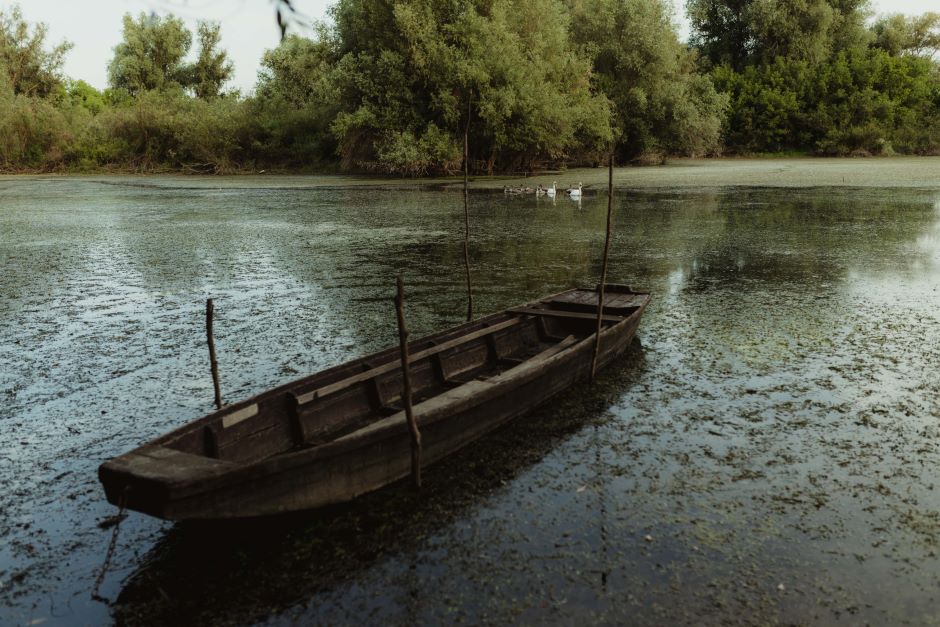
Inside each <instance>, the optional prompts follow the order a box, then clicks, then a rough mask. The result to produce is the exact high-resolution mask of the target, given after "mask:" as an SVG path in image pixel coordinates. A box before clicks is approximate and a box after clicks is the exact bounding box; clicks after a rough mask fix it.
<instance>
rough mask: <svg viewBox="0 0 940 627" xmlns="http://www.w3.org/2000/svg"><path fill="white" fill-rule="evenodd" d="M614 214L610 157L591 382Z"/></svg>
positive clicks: (599, 335) (594, 369)
mask: <svg viewBox="0 0 940 627" xmlns="http://www.w3.org/2000/svg"><path fill="white" fill-rule="evenodd" d="M613 213H614V155H613V154H611V155H610V165H609V167H608V173H607V237H606V239H605V240H604V263H603V265H602V266H601V284H600V285H598V286H597V333H596V334H595V335H594V354H593V355H592V356H591V381H592V382H593V381H594V375H595V374H597V354H598V353H599V352H600V350H601V322H602V321H603V319H604V286H605V284H606V283H607V256H608V255H609V254H610V233H611V222H612V220H613Z"/></svg>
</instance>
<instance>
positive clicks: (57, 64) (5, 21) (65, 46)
mask: <svg viewBox="0 0 940 627" xmlns="http://www.w3.org/2000/svg"><path fill="white" fill-rule="evenodd" d="M47 34H48V26H47V25H46V24H42V23H40V24H35V25H33V26H32V28H30V25H29V23H28V22H26V20H24V19H23V12H22V11H21V10H20V7H19V6H17V5H14V6H13V7H12V8H10V9H0V68H2V69H4V70H6V75H7V78H8V80H9V86H10V89H12V90H13V93H15V94H22V95H24V96H39V97H46V96H49V95H50V94H52V93H53V92H54V91H55V90H56V89H58V88H60V87H62V84H63V78H62V63H63V62H64V60H65V55H66V53H67V52H68V51H69V50H70V49H71V48H72V44H71V43H68V42H61V43H58V44H55V45H53V46H52V47H48V46H47V42H46V35H47Z"/></svg>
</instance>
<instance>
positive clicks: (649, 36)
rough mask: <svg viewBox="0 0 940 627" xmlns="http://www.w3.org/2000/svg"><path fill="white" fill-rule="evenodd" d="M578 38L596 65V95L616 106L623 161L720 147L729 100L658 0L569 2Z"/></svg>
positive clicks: (666, 5)
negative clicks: (704, 71)
mask: <svg viewBox="0 0 940 627" xmlns="http://www.w3.org/2000/svg"><path fill="white" fill-rule="evenodd" d="M571 4H572V6H571V11H572V37H573V39H574V41H575V42H576V43H577V44H578V45H579V46H580V48H581V50H583V52H584V54H585V55H586V56H587V57H589V58H590V59H592V62H593V75H594V84H595V86H596V89H597V90H598V91H600V92H602V93H604V94H606V95H607V97H608V98H609V99H610V100H611V102H612V103H613V110H614V115H613V121H614V127H615V132H616V133H617V136H618V142H617V143H618V152H619V153H620V156H621V157H622V158H631V157H636V156H639V155H643V154H650V153H653V154H688V155H693V156H695V155H705V154H708V153H712V152H716V151H718V150H719V149H720V147H721V129H722V122H723V120H724V114H725V109H726V106H727V97H726V96H723V95H720V94H718V93H717V92H716V91H715V88H714V86H713V85H712V82H711V80H710V79H709V77H707V76H703V75H700V74H699V73H698V72H697V68H696V64H695V57H694V55H693V54H692V53H690V52H689V51H688V50H687V49H686V47H685V46H683V45H682V44H681V43H680V42H679V39H678V36H677V34H676V30H675V27H674V26H673V24H672V22H671V8H670V6H669V5H668V4H666V3H665V2H662V1H660V0H579V1H578V2H572V3H571Z"/></svg>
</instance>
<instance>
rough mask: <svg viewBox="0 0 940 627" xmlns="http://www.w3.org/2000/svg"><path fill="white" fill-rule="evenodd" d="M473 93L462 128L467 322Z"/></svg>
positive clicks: (470, 298) (469, 307)
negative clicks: (468, 187) (471, 109)
mask: <svg viewBox="0 0 940 627" xmlns="http://www.w3.org/2000/svg"><path fill="white" fill-rule="evenodd" d="M472 100H473V92H472V91H471V92H470V96H469V98H467V123H466V125H464V127H463V223H464V236H463V260H464V266H465V267H466V270H467V322H470V321H471V320H473V291H472V290H471V289H470V197H469V194H468V191H467V182H468V180H469V178H470V140H469V135H470V103H471V102H472Z"/></svg>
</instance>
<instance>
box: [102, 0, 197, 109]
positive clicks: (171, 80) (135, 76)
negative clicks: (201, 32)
mask: <svg viewBox="0 0 940 627" xmlns="http://www.w3.org/2000/svg"><path fill="white" fill-rule="evenodd" d="M123 24H124V26H123V37H124V39H123V41H122V42H121V43H119V44H118V45H117V46H115V48H114V57H113V58H112V59H111V63H110V64H109V65H108V82H109V83H110V85H111V87H112V88H114V89H124V90H126V91H128V92H130V93H131V94H138V93H140V92H143V91H149V90H153V89H164V88H167V87H171V86H178V85H181V84H183V83H186V82H188V80H187V76H186V74H187V71H186V70H187V68H186V66H185V64H184V63H183V59H184V57H185V56H186V53H187V52H189V47H190V46H191V45H192V40H193V36H192V33H190V32H189V30H188V29H187V28H186V25H185V24H183V21H182V20H181V19H179V18H177V17H173V16H172V15H168V16H166V17H163V18H161V17H160V16H159V15H157V14H155V13H151V14H150V15H146V14H144V13H141V14H140V15H139V16H138V17H137V19H136V20H135V19H134V18H132V17H131V15H130V14H126V15H124V21H123Z"/></svg>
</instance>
